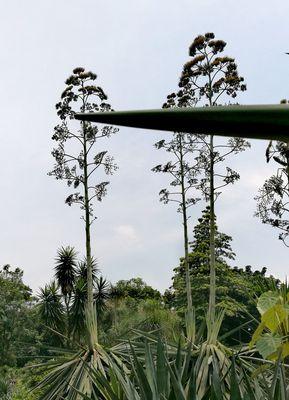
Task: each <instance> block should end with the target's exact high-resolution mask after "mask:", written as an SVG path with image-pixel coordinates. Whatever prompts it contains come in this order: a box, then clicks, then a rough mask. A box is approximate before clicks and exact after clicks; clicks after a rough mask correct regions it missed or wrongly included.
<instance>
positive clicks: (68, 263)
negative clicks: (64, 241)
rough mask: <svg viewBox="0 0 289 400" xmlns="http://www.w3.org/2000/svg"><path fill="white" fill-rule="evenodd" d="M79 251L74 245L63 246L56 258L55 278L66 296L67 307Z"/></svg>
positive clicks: (73, 282)
mask: <svg viewBox="0 0 289 400" xmlns="http://www.w3.org/2000/svg"><path fill="white" fill-rule="evenodd" d="M76 257H77V253H76V251H75V250H74V248H73V247H70V246H67V247H61V248H60V249H58V250H57V256H56V259H55V267H54V270H55V278H56V280H57V283H58V285H59V287H60V290H61V292H62V294H63V296H64V299H65V303H66V306H67V308H68V307H69V302H70V298H71V295H72V292H73V287H74V284H75V278H76V265H77V258H76Z"/></svg>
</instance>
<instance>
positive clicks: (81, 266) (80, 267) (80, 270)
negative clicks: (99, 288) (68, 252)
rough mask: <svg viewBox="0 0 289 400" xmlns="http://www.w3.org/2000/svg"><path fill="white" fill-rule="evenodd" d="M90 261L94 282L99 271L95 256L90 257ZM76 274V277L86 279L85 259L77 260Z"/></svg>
mask: <svg viewBox="0 0 289 400" xmlns="http://www.w3.org/2000/svg"><path fill="white" fill-rule="evenodd" d="M90 263H91V272H92V281H93V283H95V281H96V279H97V274H98V272H99V268H98V264H97V261H96V259H95V258H93V257H91V260H90ZM76 275H77V277H78V278H83V279H85V280H86V279H87V262H86V259H84V260H83V261H80V262H78V264H77V268H76Z"/></svg>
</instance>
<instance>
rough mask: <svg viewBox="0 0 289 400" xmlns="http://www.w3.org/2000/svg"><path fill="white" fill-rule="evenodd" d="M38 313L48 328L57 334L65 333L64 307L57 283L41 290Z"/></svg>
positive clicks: (52, 283)
mask: <svg viewBox="0 0 289 400" xmlns="http://www.w3.org/2000/svg"><path fill="white" fill-rule="evenodd" d="M38 312H39V316H40V319H41V321H43V323H44V324H45V325H46V326H47V327H49V328H51V329H53V330H55V331H57V332H62V331H63V328H64V315H65V314H64V307H63V304H62V302H61V295H60V294H59V292H58V286H57V283H56V282H55V281H53V282H51V283H50V284H48V285H45V286H44V288H41V289H40V293H39V303H38Z"/></svg>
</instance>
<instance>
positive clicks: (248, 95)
mask: <svg viewBox="0 0 289 400" xmlns="http://www.w3.org/2000/svg"><path fill="white" fill-rule="evenodd" d="M288 18H289V2H288V1H285V0H275V1H274V2H272V1H271V0H254V1H252V0H239V1H238V2H237V1H233V0H177V1H176V0H121V1H117V0H111V1H100V0H81V1H79V0H78V1H76V0H57V1H56V0H41V1H39V0H37V1H36V0H26V1H23V0H18V1H16V0H10V1H7V2H4V1H3V4H2V7H1V16H0V41H1V47H0V48H1V64H0V71H1V73H0V74H1V97H0V102H1V107H0V110H1V119H0V132H1V179H0V192H1V197H0V226H1V230H0V250H1V251H0V265H4V264H7V263H9V264H11V265H12V266H19V267H21V268H22V269H24V273H25V274H24V280H25V282H26V283H27V284H29V285H30V286H31V287H32V288H33V289H34V290H37V289H38V288H39V286H41V285H44V284H45V283H47V282H49V280H50V279H51V277H52V274H53V265H54V257H55V254H56V250H57V248H58V247H60V246H61V245H72V246H75V248H76V249H77V250H78V251H79V252H80V255H82V254H83V253H84V227H83V223H82V221H81V220H80V218H79V217H80V211H79V210H78V208H77V207H71V208H70V207H68V206H66V205H65V204H64V199H65V196H66V194H67V193H69V192H68V190H67V189H66V187H65V184H64V183H63V182H59V181H56V180H54V179H53V178H51V177H48V176H47V175H46V174H47V172H48V171H49V170H50V169H51V167H52V165H53V159H52V156H51V155H50V152H51V149H52V146H53V142H52V141H51V135H52V133H53V127H54V125H56V123H57V117H56V113H55V108H54V105H55V103H56V102H57V101H58V100H59V96H60V94H61V92H62V90H63V88H64V80H65V79H66V77H67V76H68V75H69V74H70V73H71V71H72V69H73V68H74V67H76V66H83V67H85V68H88V69H90V70H92V71H93V72H95V73H97V74H98V77H99V79H98V84H100V85H101V86H102V87H103V88H104V90H105V91H106V93H107V94H108V95H109V100H110V102H111V104H112V105H113V108H114V109H116V110H125V109H140V108H141V109H145V108H159V107H160V106H161V105H162V103H163V101H164V99H165V98H166V95H167V94H168V93H170V92H171V91H173V90H174V89H175V88H176V85H177V81H178V76H179V74H180V71H181V68H182V65H183V63H184V62H185V61H186V60H187V58H188V56H187V53H188V47H189V45H190V43H191V42H192V40H193V38H194V37H195V36H196V35H198V34H201V33H205V32H207V31H212V32H215V34H216V37H217V38H220V39H223V40H225V41H226V42H227V43H228V45H227V48H226V51H225V53H226V54H227V55H230V56H232V57H235V58H236V61H237V63H238V65H239V72H240V74H241V75H243V76H244V77H245V80H246V82H247V85H248V90H247V92H245V93H244V94H242V96H240V97H239V99H238V100H239V102H240V103H243V104H256V103H278V102H279V100H280V99H282V98H286V97H287V98H288V97H289V56H286V55H285V54H284V53H285V52H286V51H287V52H288V51H289V29H288ZM165 136H166V133H164V132H162V133H158V132H154V133H152V132H151V131H150V132H147V131H143V130H136V129H128V128H121V130H120V132H119V134H118V135H116V136H115V137H113V138H112V139H110V140H108V141H107V142H106V143H105V142H103V143H102V145H103V147H104V148H109V149H110V151H111V153H112V155H114V157H115V159H116V161H117V162H118V165H119V171H118V172H117V173H116V174H115V175H114V176H113V177H112V179H111V185H110V188H109V194H108V196H107V198H106V199H105V200H104V201H103V203H102V204H100V205H98V206H97V215H99V219H98V220H97V221H96V223H95V225H94V227H93V253H94V255H95V256H96V257H97V258H98V260H99V264H100V267H101V269H102V273H103V275H104V276H106V277H107V278H108V279H109V280H111V281H113V282H114V281H116V280H118V279H128V278H131V277H136V276H141V277H142V278H143V279H144V280H145V281H146V282H148V283H149V284H151V285H153V286H154V287H156V288H158V289H161V290H163V289H165V288H167V287H168V286H169V285H170V279H171V276H172V269H173V267H175V266H176V265H177V264H178V259H179V257H180V256H181V255H182V231H181V225H180V219H179V218H180V215H178V214H177V213H176V211H175V208H174V206H173V205H167V206H165V205H162V204H161V203H159V200H158V192H159V189H161V188H162V187H164V186H166V180H165V179H164V177H162V176H159V175H156V174H153V173H152V172H151V171H150V170H151V168H152V167H153V166H154V165H155V164H156V163H159V161H160V159H164V156H161V153H160V152H159V151H156V150H154V148H153V143H154V142H156V141H157V140H160V139H161V138H163V137H165ZM266 145H267V143H266V142H261V141H260V142H259V141H252V149H251V150H249V151H247V152H246V153H243V154H241V155H240V156H238V157H237V158H236V159H235V160H234V162H233V164H231V165H233V166H234V167H236V168H237V169H238V171H239V172H240V174H241V180H240V181H239V182H238V183H237V184H236V185H235V186H234V187H229V188H228V189H226V193H225V194H224V195H223V196H222V198H220V200H219V201H218V204H217V216H218V224H219V227H220V229H221V230H222V231H224V232H226V233H227V234H230V235H231V236H232V237H233V244H232V245H233V249H234V250H235V252H236V253H237V258H236V261H235V263H233V265H239V266H244V265H247V264H251V265H252V266H253V267H254V268H261V267H263V266H266V267H268V271H269V272H270V273H272V274H274V275H276V276H278V277H280V278H284V277H285V275H286V274H288V264H287V260H288V254H289V253H288V252H289V249H287V248H285V247H284V245H282V243H281V242H280V241H278V239H277V235H278V232H276V231H274V230H273V228H270V227H267V226H264V225H262V224H261V223H260V222H259V220H258V219H256V218H254V217H253V213H254V211H255V202H254V200H253V198H254V196H255V195H256V193H257V189H258V187H259V186H260V185H261V184H262V182H263V181H264V179H265V178H266V177H268V176H269V175H270V173H271V172H272V171H273V165H272V166H270V165H267V164H266V163H265V158H264V152H265V148H266ZM102 149H103V148H101V149H100V150H102ZM199 214H200V209H196V210H195V211H194V213H193V217H192V219H191V223H192V224H193V223H194V222H195V221H196V218H198V217H199Z"/></svg>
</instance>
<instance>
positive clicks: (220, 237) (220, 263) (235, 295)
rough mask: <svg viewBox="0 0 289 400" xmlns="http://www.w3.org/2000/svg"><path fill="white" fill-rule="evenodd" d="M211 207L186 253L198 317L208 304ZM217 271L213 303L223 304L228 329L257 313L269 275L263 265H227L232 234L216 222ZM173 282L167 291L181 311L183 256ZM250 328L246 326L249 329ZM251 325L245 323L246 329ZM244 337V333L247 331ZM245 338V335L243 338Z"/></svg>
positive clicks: (201, 315)
mask: <svg viewBox="0 0 289 400" xmlns="http://www.w3.org/2000/svg"><path fill="white" fill-rule="evenodd" d="M209 230H210V210H209V207H207V208H206V209H205V210H204V211H203V212H202V216H201V218H199V220H198V224H197V225H196V226H195V228H194V240H193V241H192V242H191V243H190V247H191V252H190V254H189V265H190V275H191V284H192V297H193V305H194V307H195V309H196V313H197V318H198V320H199V321H200V320H201V319H202V318H203V317H204V313H205V311H206V310H207V307H208V301H209V289H210V277H209V274H210V237H209ZM215 230H216V271H217V279H216V281H217V291H216V300H217V301H216V305H217V307H219V308H221V307H222V308H225V310H226V318H225V321H224V325H223V330H224V331H227V330H231V329H234V328H235V327H237V326H240V325H241V323H243V322H246V321H249V320H250V319H251V317H250V316H249V314H250V315H253V316H254V317H256V318H257V317H258V312H257V309H256V305H255V298H256V296H258V295H259V294H260V293H262V291H263V290H266V289H268V287H269V286H270V282H271V281H272V277H270V278H267V277H266V276H265V273H266V268H263V269H262V270H261V271H255V272H253V271H252V268H251V267H250V266H247V267H246V268H245V269H243V268H237V267H234V268H232V267H230V265H229V261H230V260H234V258H235V253H234V252H233V250H232V247H231V242H232V237H231V236H228V235H227V234H225V233H221V232H219V230H218V227H217V225H216V218H215ZM174 272H175V275H174V277H173V285H172V288H171V293H167V294H166V296H165V297H166V298H167V299H169V301H170V304H171V305H172V306H174V307H175V308H176V309H178V310H179V311H180V312H182V311H183V310H184V309H185V306H186V293H185V270H184V265H183V259H181V262H180V265H179V266H178V267H177V268H175V269H174ZM248 329H249V330H248ZM250 329H252V327H250V326H248V328H247V329H246V332H249V331H250ZM246 337H247V334H246ZM244 339H245V338H244Z"/></svg>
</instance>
